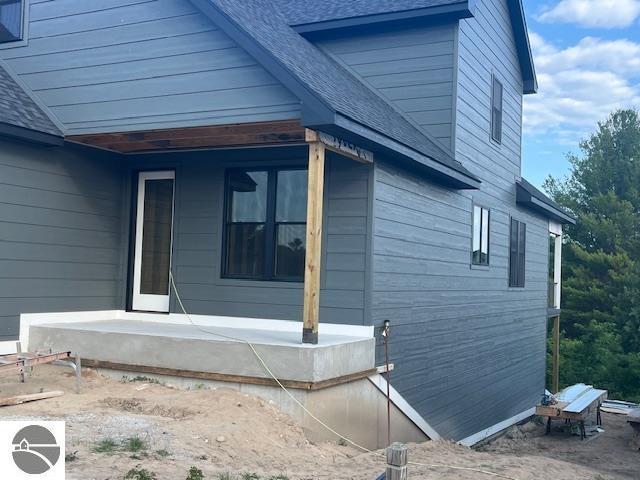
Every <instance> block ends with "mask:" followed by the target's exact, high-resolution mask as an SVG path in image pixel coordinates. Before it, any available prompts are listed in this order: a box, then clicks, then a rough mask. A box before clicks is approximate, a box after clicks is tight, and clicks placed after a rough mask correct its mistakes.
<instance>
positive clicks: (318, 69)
mask: <svg viewBox="0 0 640 480" xmlns="http://www.w3.org/2000/svg"><path fill="white" fill-rule="evenodd" d="M194 3H195V4H196V5H198V6H199V7H200V8H201V10H202V11H203V12H204V13H205V14H207V15H208V16H210V18H212V20H213V21H214V22H215V23H217V24H218V26H220V27H221V28H223V29H225V30H226V33H227V34H230V35H231V36H232V37H233V38H234V40H236V41H237V42H238V43H239V44H240V45H241V46H242V47H243V48H245V49H246V50H247V51H248V52H249V53H250V54H252V55H253V56H254V57H256V58H257V59H258V60H259V61H260V62H261V63H262V64H263V66H265V68H267V69H268V70H270V72H271V73H272V74H273V75H274V76H276V78H278V79H279V80H280V81H282V82H283V83H284V84H285V86H287V87H288V88H289V89H290V90H292V91H293V93H294V94H296V95H297V96H298V97H299V98H300V100H301V101H302V104H303V111H304V110H305V109H311V110H312V112H309V111H306V112H305V113H306V117H307V118H306V123H307V125H308V126H309V124H310V123H316V124H317V125H322V124H336V123H338V121H337V120H336V118H337V117H340V116H342V117H345V118H346V119H348V120H350V121H353V122H355V123H356V124H357V126H364V127H366V128H367V129H370V130H371V131H373V132H375V133H376V134H379V136H382V137H384V139H386V140H389V141H391V142H399V143H401V144H402V145H403V146H404V147H405V155H407V156H409V157H411V158H412V159H413V160H414V161H415V162H417V163H419V164H422V165H423V166H425V167H427V168H430V169H432V168H433V164H431V165H430V162H431V161H435V162H437V163H439V164H440V166H441V167H444V170H446V172H447V173H446V174H451V176H452V177H451V178H456V180H455V181H456V182H459V183H460V184H461V186H462V185H463V184H465V185H466V188H469V187H471V188H475V187H477V186H478V185H479V180H478V179H477V177H475V176H474V175H473V174H472V173H470V172H469V171H468V170H467V169H465V168H464V167H463V166H462V164H461V163H460V162H458V161H456V160H455V158H454V157H453V156H452V154H451V153H450V152H449V151H447V150H445V149H444V148H443V147H442V146H441V145H440V143H439V142H438V141H437V140H435V139H434V138H433V137H431V136H430V135H429V134H427V133H425V132H423V131H422V130H420V129H419V128H418V127H417V126H416V125H414V124H413V123H412V122H410V121H409V120H408V119H407V118H406V117H404V116H403V115H402V114H401V113H399V112H398V111H397V110H395V109H394V108H393V107H392V106H391V105H390V104H389V103H388V102H386V101H385V100H384V99H382V98H381V97H379V96H378V95H376V94H375V93H374V92H373V91H371V89H369V87H367V86H366V85H364V84H363V83H362V82H361V81H360V80H358V79H357V78H356V77H355V76H354V75H352V74H351V73H349V72H348V71H347V70H346V69H344V68H343V67H342V66H340V65H339V64H338V63H336V62H335V61H334V60H332V59H331V58H330V57H329V56H327V55H326V54H324V53H323V52H322V51H321V50H319V49H318V48H316V47H315V46H314V45H313V44H312V43H310V42H309V41H308V40H306V39H305V38H304V37H302V36H301V35H299V34H298V33H296V32H295V31H294V30H293V29H292V28H291V27H290V26H289V23H288V20H287V18H286V17H285V16H284V15H283V14H281V13H280V12H278V11H277V10H276V9H274V8H273V4H272V2H271V1H269V0H246V1H243V2H237V1H236V0H194ZM265 12H268V14H265ZM310 118H311V119H312V120H311V121H309V119H310ZM303 120H305V119H304V118H303ZM425 157H426V158H425ZM431 163H432V162H431Z"/></svg>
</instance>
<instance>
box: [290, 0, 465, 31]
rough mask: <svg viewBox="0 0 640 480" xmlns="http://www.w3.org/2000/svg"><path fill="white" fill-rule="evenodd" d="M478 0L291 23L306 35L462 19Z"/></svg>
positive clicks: (292, 26)
mask: <svg viewBox="0 0 640 480" xmlns="http://www.w3.org/2000/svg"><path fill="white" fill-rule="evenodd" d="M475 3H476V0H463V1H459V2H456V3H450V4H445V5H437V6H433V7H426V8H417V9H413V10H404V11H398V12H390V13H380V14H375V15H363V16H359V17H350V18H340V19H335V20H325V21H321V22H313V23H301V24H294V25H291V28H293V29H294V30H295V31H296V32H298V33H300V34H302V35H306V34H313V33H319V32H327V31H332V30H340V29H343V28H354V27H364V26H368V25H376V24H381V23H392V22H406V21H411V20H420V19H426V18H433V17H446V18H448V19H461V18H469V17H472V16H473V9H474V6H475Z"/></svg>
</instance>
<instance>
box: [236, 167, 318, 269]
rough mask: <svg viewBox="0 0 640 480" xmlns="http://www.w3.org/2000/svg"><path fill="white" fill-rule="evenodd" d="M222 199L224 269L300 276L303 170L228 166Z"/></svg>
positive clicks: (303, 249)
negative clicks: (224, 211)
mask: <svg viewBox="0 0 640 480" xmlns="http://www.w3.org/2000/svg"><path fill="white" fill-rule="evenodd" d="M226 202H227V209H226V214H225V229H226V232H225V248H224V257H223V275H224V276H225V277H229V278H243V279H251V280H285V281H287V280H288V281H302V280H303V279H304V260H305V253H306V230H307V228H306V227H307V224H306V222H307V170H306V169H292V168H288V169H284V168H282V169H264V170H245V169H242V170H241V169H233V170H229V172H228V173H227V186H226Z"/></svg>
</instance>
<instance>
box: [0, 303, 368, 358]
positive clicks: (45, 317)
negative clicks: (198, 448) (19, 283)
mask: <svg viewBox="0 0 640 480" xmlns="http://www.w3.org/2000/svg"><path fill="white" fill-rule="evenodd" d="M190 318H191V320H192V321H193V322H194V323H195V324H196V325H200V326H203V327H220V328H238V329H251V330H256V329H257V330H269V331H272V332H300V335H302V323H301V322H296V321H291V320H271V319H262V318H244V317H221V316H215V315H190ZM105 320H134V321H142V322H155V323H170V324H175V325H189V324H190V322H189V318H188V317H187V316H186V315H183V314H178V313H171V314H162V313H141V312H125V311H124V310H102V311H95V312H56V313H23V314H22V315H20V341H21V342H22V345H23V348H24V349H26V348H27V347H28V345H29V327H30V326H31V325H44V324H47V323H77V322H100V321H105ZM319 333H320V335H322V334H323V333H324V334H327V335H344V336H348V337H356V338H373V336H374V328H373V327H372V326H369V327H361V326H358V325H338V324H335V323H320V326H319ZM2 343H4V342H0V348H2V347H1V345H2ZM6 343H13V347H11V348H12V349H13V351H12V352H10V353H15V342H6Z"/></svg>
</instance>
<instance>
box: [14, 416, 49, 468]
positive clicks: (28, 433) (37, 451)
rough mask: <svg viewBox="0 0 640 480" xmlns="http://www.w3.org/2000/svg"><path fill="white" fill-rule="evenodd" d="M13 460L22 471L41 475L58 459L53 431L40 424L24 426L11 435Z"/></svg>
mask: <svg viewBox="0 0 640 480" xmlns="http://www.w3.org/2000/svg"><path fill="white" fill-rule="evenodd" d="M12 455H13V461H14V462H15V464H16V466H17V467H18V468H19V469H20V470H22V471H23V472H24V473H28V474H29V475H41V474H43V473H46V472H48V471H49V470H51V469H52V468H53V467H54V466H55V464H56V463H58V460H59V459H60V445H58V441H57V440H56V437H54V436H53V433H51V432H50V431H49V429H47V428H45V427H41V426H40V425H29V426H27V427H24V428H23V429H22V430H20V431H19V432H18V433H16V435H15V437H13V452H12Z"/></svg>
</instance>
